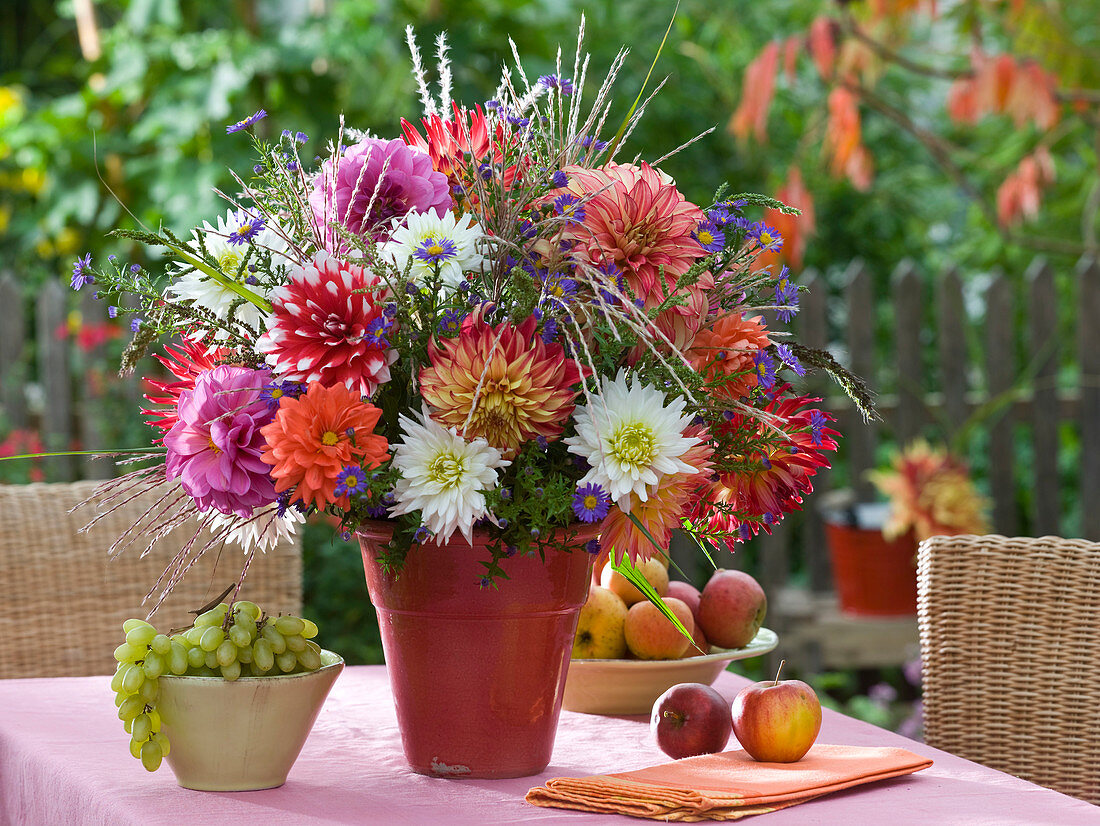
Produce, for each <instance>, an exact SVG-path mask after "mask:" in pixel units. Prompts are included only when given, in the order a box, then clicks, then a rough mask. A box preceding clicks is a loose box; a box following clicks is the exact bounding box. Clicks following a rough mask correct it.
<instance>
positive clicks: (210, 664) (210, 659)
mask: <svg viewBox="0 0 1100 826" xmlns="http://www.w3.org/2000/svg"><path fill="white" fill-rule="evenodd" d="M203 662H204V663H206V667H207V668H209V669H211V670H213V669H215V668H217V667H218V652H217V651H207V652H206V653H205V654H203Z"/></svg>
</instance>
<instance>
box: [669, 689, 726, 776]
mask: <svg viewBox="0 0 1100 826" xmlns="http://www.w3.org/2000/svg"><path fill="white" fill-rule="evenodd" d="M730 729H731V726H730V715H729V707H728V706H727V705H726V701H725V700H724V699H723V698H722V695H721V694H719V693H718V692H717V691H715V690H714V689H713V688H711V687H710V686H709V685H703V684H702V683H680V685H674V686H673V687H672V688H670V689H669V690H668V691H666V692H665V693H664V694H662V695H661V696H660V697H658V698H657V701H656V702H655V703H654V704H653V712H652V714H651V715H650V718H649V730H650V731H651V732H652V733H653V737H654V739H656V741H657V745H658V746H659V747H660V749H661V751H663V752H664V753H665V754H667V755H668V756H669V757H672V758H675V759H676V760H679V759H680V758H681V757H692V756H694V755H696V754H713V753H714V752H717V751H721V750H722V749H724V748H725V747H726V743H728V742H729V739H730Z"/></svg>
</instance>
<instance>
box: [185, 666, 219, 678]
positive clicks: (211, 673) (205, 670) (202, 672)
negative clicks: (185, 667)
mask: <svg viewBox="0 0 1100 826" xmlns="http://www.w3.org/2000/svg"><path fill="white" fill-rule="evenodd" d="M190 676H192V677H217V676H218V672H217V671H215V670H214V669H213V668H210V666H207V665H204V666H202V667H201V668H196V669H195V670H194V671H192V672H191V674H190Z"/></svg>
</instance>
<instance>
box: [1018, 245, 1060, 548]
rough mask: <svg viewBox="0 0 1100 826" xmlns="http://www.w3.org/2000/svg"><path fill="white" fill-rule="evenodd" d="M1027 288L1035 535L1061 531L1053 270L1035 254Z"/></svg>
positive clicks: (1033, 528)
mask: <svg viewBox="0 0 1100 826" xmlns="http://www.w3.org/2000/svg"><path fill="white" fill-rule="evenodd" d="M1025 278H1026V280H1027V286H1028V312H1027V318H1028V331H1027V332H1028V340H1029V346H1028V352H1030V353H1033V354H1034V356H1035V357H1038V358H1040V359H1041V361H1040V363H1039V365H1038V366H1037V370H1036V373H1035V380H1034V381H1033V382H1032V394H1031V395H1032V404H1031V428H1032V454H1033V457H1032V488H1033V490H1032V497H1033V498H1032V513H1031V520H1032V522H1031V531H1030V533H1031V534H1032V535H1034V536H1046V535H1052V536H1057V535H1058V534H1059V533H1060V525H1061V519H1060V514H1059V510H1060V508H1061V503H1060V502H1059V497H1058V494H1059V491H1060V490H1061V485H1060V484H1058V426H1059V416H1058V413H1059V406H1060V404H1059V401H1058V298H1057V294H1056V293H1055V285H1054V272H1053V271H1052V270H1051V268H1050V267H1049V266H1048V265H1047V263H1046V261H1044V260H1043V259H1042V258H1037V259H1035V261H1033V262H1032V264H1031V266H1030V267H1028V269H1027V273H1026V274H1025Z"/></svg>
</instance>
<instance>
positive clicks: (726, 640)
mask: <svg viewBox="0 0 1100 826" xmlns="http://www.w3.org/2000/svg"><path fill="white" fill-rule="evenodd" d="M767 610H768V599H767V597H765V596H764V589H763V588H761V587H760V583H758V582H757V581H756V580H755V579H753V578H752V577H751V576H749V575H748V574H746V573H745V572H744V571H728V570H724V569H720V570H718V571H715V573H714V576H712V577H711V578H710V581H709V582H708V583H707V584H706V585H705V586H704V587H703V595H702V597H701V598H700V599H699V624H700V625H701V626H703V632H704V633H705V634H706V635H707V639H708V640H710V641H711V643H712V644H713V645H717V646H719V647H721V648H744V647H745V646H746V645H748V644H749V643H750V642H752V638H753V637H755V636H756V632H757V631H759V630H760V626H761V625H762V624H763V623H764V614H765V613H766V612H767Z"/></svg>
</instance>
